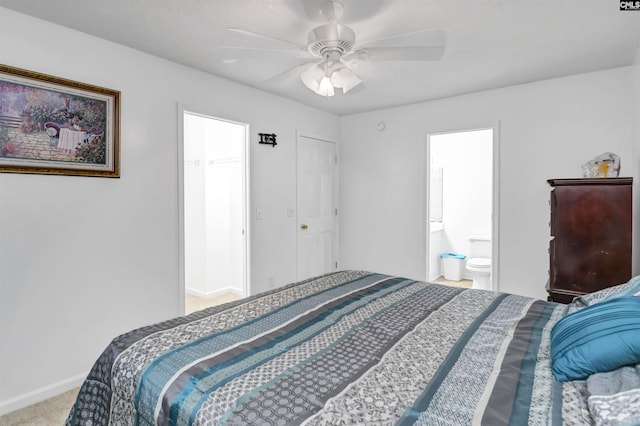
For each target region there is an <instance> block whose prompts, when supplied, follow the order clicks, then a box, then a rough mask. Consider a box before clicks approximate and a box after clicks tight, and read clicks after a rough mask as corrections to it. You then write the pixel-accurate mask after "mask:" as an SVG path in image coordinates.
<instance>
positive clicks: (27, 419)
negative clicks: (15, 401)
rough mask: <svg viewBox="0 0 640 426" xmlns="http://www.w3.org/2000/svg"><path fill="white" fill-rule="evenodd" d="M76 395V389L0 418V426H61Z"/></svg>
mask: <svg viewBox="0 0 640 426" xmlns="http://www.w3.org/2000/svg"><path fill="white" fill-rule="evenodd" d="M77 395H78V388H76V389H72V390H70V391H68V392H65V393H63V394H61V395H58V396H55V397H53V398H49V399H47V400H45V401H42V402H38V403H37V404H33V405H30V406H28V407H26V408H23V409H21V410H17V411H14V412H12V413H9V414H6V415H4V416H2V417H0V425H2V426H17V425H24V426H27V425H28V426H36V425H37V426H61V425H63V424H64V422H65V420H67V415H69V410H70V409H71V406H72V405H73V403H74V402H76V396H77Z"/></svg>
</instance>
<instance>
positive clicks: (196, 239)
mask: <svg viewBox="0 0 640 426" xmlns="http://www.w3.org/2000/svg"><path fill="white" fill-rule="evenodd" d="M182 128H183V146H182V159H181V165H182V172H181V174H180V175H181V177H182V179H181V184H180V188H181V200H182V203H181V204H182V208H181V213H182V215H181V217H182V226H181V231H182V235H181V246H182V247H181V248H182V250H181V266H182V267H181V278H182V280H183V286H182V288H183V292H184V300H185V301H186V305H185V311H186V312H187V313H190V312H192V311H193V310H198V309H202V308H205V307H208V306H211V305H213V304H219V303H223V302H226V301H230V300H234V299H237V298H240V297H243V296H245V295H247V294H248V293H249V290H248V288H247V285H248V284H247V283H248V275H249V274H248V265H249V262H248V248H247V241H248V238H247V233H248V232H247V231H248V229H247V206H248V184H247V183H248V176H247V170H248V168H247V163H248V155H247V151H248V144H247V139H248V134H249V132H248V125H246V124H242V123H236V122H232V121H228V120H222V119H218V118H215V117H210V116H206V115H203V114H198V113H194V112H190V111H183V113H182Z"/></svg>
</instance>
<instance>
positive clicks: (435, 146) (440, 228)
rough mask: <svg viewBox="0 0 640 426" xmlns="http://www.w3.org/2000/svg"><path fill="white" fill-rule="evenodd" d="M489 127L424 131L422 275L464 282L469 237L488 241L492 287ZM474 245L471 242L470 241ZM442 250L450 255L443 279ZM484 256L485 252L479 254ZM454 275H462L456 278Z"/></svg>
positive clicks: (493, 148)
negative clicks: (425, 157) (452, 278)
mask: <svg viewBox="0 0 640 426" xmlns="http://www.w3.org/2000/svg"><path fill="white" fill-rule="evenodd" d="M495 133H496V132H494V129H493V128H484V129H473V130H461V131H455V132H446V133H434V134H429V135H428V136H427V150H426V151H427V185H426V188H427V196H426V200H427V206H426V210H425V211H426V212H427V227H426V229H427V235H426V241H427V250H426V252H427V260H426V265H427V268H426V279H427V280H428V281H437V282H445V283H447V284H450V285H459V286H462V287H469V286H470V284H471V280H472V279H473V276H472V274H471V272H470V271H469V270H467V269H466V268H465V265H466V259H468V258H469V256H470V255H471V254H472V253H471V250H472V244H471V242H470V239H474V241H475V238H478V237H482V238H486V240H488V241H491V242H490V248H491V252H490V254H489V256H490V258H491V271H492V274H491V288H492V289H494V290H496V289H497V270H498V268H497V259H498V256H497V254H498V248H497V232H496V231H497V226H496V223H497V214H496V212H497V208H496V207H497V196H498V194H497V182H498V180H497V170H496V168H495V167H494V164H495V159H496V158H497V151H498V150H497V142H498V141H497V137H496V135H495ZM474 247H475V245H474ZM442 254H454V255H464V256H466V259H465V260H459V259H458V257H455V258H454V257H450V259H458V260H448V261H447V262H448V263H447V264H448V265H449V266H451V265H454V266H455V267H459V268H460V269H457V270H456V268H455V267H454V268H453V269H452V268H451V267H450V268H449V269H448V272H449V277H451V276H453V277H454V280H447V279H446V278H447V277H445V270H444V268H443V262H442V260H441V255H442ZM483 257H486V255H483ZM458 279H462V280H461V281H458Z"/></svg>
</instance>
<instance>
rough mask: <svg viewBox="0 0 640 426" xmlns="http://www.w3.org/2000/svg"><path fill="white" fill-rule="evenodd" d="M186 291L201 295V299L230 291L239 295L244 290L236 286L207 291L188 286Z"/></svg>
mask: <svg viewBox="0 0 640 426" xmlns="http://www.w3.org/2000/svg"><path fill="white" fill-rule="evenodd" d="M184 291H185V292H187V293H189V294H191V295H193V296H196V297H199V298H201V299H211V298H213V297H217V296H220V295H222V294H228V293H234V294H237V295H238V296H242V291H240V290H238V289H237V288H235V287H225V288H220V289H217V290H212V291H207V292H205V291H200V290H197V289H194V288H189V287H187V288H185V289H184Z"/></svg>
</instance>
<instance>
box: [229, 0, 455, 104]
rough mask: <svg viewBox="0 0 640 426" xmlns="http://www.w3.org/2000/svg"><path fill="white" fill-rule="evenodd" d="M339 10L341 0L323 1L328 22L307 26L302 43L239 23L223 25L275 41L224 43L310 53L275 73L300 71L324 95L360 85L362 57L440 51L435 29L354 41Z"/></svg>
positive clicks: (421, 56)
mask: <svg viewBox="0 0 640 426" xmlns="http://www.w3.org/2000/svg"><path fill="white" fill-rule="evenodd" d="M343 12H344V5H343V3H341V2H340V1H337V0H327V1H324V2H323V3H322V5H321V6H320V11H319V13H320V15H321V16H322V17H323V18H324V19H326V21H327V22H326V23H325V24H323V25H320V26H317V27H315V28H314V29H312V30H311V31H310V32H309V34H308V36H307V45H306V46H304V45H299V44H297V43H293V42H290V41H286V40H281V39H277V38H274V37H270V36H267V35H263V34H258V33H254V32H251V31H247V30H243V29H239V28H227V29H226V30H227V31H230V32H234V33H240V34H243V35H246V36H249V37H252V38H254V39H260V40H261V41H262V42H263V41H265V40H266V41H268V42H275V43H277V44H278V45H279V46H278V48H267V47H240V46H223V48H225V49H243V50H258V51H268V52H270V53H296V54H302V56H303V57H309V58H310V59H312V61H307V62H305V63H302V64H300V65H296V66H295V67H293V68H291V69H289V70H287V71H285V72H284V73H282V74H279V75H278V76H276V77H274V78H273V79H275V78H277V77H280V76H282V75H287V74H290V73H294V74H295V73H300V79H301V80H302V82H303V83H304V85H305V86H306V87H308V88H309V89H310V90H312V91H313V92H315V93H317V94H318V95H321V96H327V97H328V96H334V95H335V93H336V89H339V90H341V91H342V93H343V94H345V93H347V92H349V91H350V90H352V89H353V88H354V87H356V86H358V85H360V84H361V83H362V80H361V79H360V77H358V75H357V74H356V73H355V68H356V67H357V66H358V64H360V63H362V62H364V61H434V60H438V59H440V58H441V57H442V55H443V54H444V48H445V35H444V32H443V31H442V30H439V29H436V30H423V31H416V32H412V33H405V34H398V35H394V36H390V37H385V38H381V39H377V40H372V41H369V42H365V43H357V42H356V34H355V32H354V31H353V30H352V29H351V28H349V27H348V26H346V25H343V24H341V23H340V21H341V20H342V16H343ZM282 46H285V47H284V48H282ZM273 79H271V80H273Z"/></svg>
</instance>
